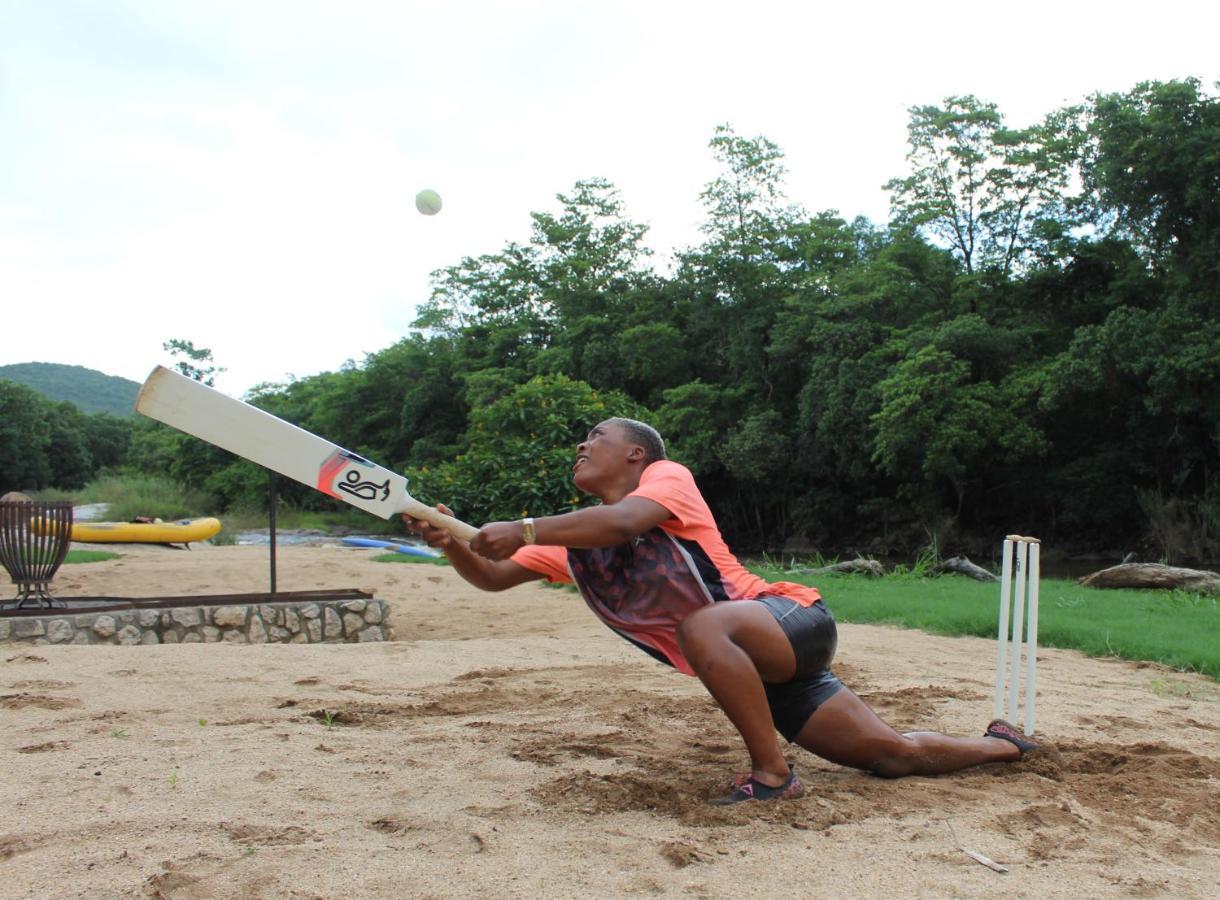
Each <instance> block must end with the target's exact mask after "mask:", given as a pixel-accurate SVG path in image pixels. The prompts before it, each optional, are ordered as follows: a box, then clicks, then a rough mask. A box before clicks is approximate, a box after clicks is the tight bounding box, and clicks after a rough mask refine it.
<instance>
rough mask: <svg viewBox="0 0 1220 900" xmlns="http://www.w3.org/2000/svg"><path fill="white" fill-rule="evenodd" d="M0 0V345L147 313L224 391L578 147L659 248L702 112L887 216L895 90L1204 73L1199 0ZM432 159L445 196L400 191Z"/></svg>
mask: <svg viewBox="0 0 1220 900" xmlns="http://www.w3.org/2000/svg"><path fill="white" fill-rule="evenodd" d="M825 6H829V4H825V5H824V4H818V3H811V2H795V0H792V2H773V0H750V2H745V0H737V2H732V3H728V2H717V0H700V2H689V3H688V2H666V0H649V2H635V0H616V2H586V3H582V2H577V0H532V2H531V0H516V2H513V0H504V2H491V0H471V2H463V0H449V2H356V0H347V2H343V3H336V2H327V3H321V2H310V0H293V2H271V0H237V2H226V0H192V2H187V0H0V304H2V308H3V314H2V325H0V364H8V363H15V362H28V361H41V362H61V363H71V364H76V365H83V366H88V367H90V368H94V369H99V370H101V371H103V372H106V373H108V374H113V375H122V376H124V377H127V378H131V379H134V380H137V381H142V380H143V379H144V377H145V375H146V374H147V373H148V371H149V370H150V369H151V368H152V367H153V366H154V365H155V364H157V363H160V362H165V361H167V354H165V353H164V352H163V351H162V349H161V345H162V343H163V342H164V341H166V340H169V339H170V338H181V339H186V340H191V341H194V342H195V344H196V345H197V346H202V347H209V348H211V349H212V351H213V353H214V355H215V358H216V361H217V362H218V363H219V364H220V365H222V366H226V367H227V368H228V372H227V373H226V374H225V375H224V376H223V377H222V378H221V379H220V380H219V381H218V386H219V387H221V388H223V389H225V390H227V391H229V392H230V393H234V394H240V393H242V392H244V391H245V390H247V389H248V388H249V387H251V386H252V385H254V384H257V383H259V382H264V381H283V380H285V379H286V378H287V377H289V376H290V375H293V376H297V377H303V376H306V375H311V374H315V373H317V372H321V371H326V370H330V369H335V368H338V367H339V366H340V365H342V364H343V362H344V361H345V360H348V359H353V360H356V361H357V362H359V361H360V360H362V359H363V358H364V356H365V354H367V353H373V352H376V351H378V350H381V349H383V348H385V347H387V346H389V345H390V344H392V343H394V342H395V341H396V340H398V339H399V338H400V337H402V336H403V335H404V334H406V333H407V331H408V329H409V326H410V323H411V321H412V319H413V318H414V309H415V306H416V304H418V303H420V302H421V301H423V300H425V299H426V298H427V296H428V292H429V281H428V276H429V273H430V272H432V271H433V270H435V269H438V268H440V267H442V266H447V265H451V264H454V263H457V262H458V261H460V260H461V258H462V257H464V256H470V255H477V254H480V253H487V252H494V251H496V250H498V249H500V248H501V247H502V246H503V245H504V244H505V243H506V242H507V241H509V240H517V241H523V240H525V239H527V237H528V235H529V229H530V220H529V213H530V212H531V211H536V210H553V209H556V208H557V204H556V203H555V200H554V197H555V194H556V193H558V192H566V191H567V190H568V189H570V188H571V187H572V185H573V183H574V182H575V181H576V180H578V179H581V178H590V177H604V178H608V179H609V180H611V181H612V182H614V183H615V184H616V185H617V186H618V187H619V188H620V189H621V191H622V195H623V200H624V203H625V205H626V208H627V212H628V214H629V215H630V216H631V217H632V218H634V219H636V220H637V221H641V222H643V223H645V224H646V225H648V226H649V229H650V231H649V243H650V244H651V245H652V246H653V247H654V249H655V250H656V251H657V252H658V254H660V257H661V259H662V260H664V259H665V258H667V256H668V254H669V253H670V252H671V251H672V250H673V249H674V248H675V247H677V248H681V247H685V246H690V245H692V244H694V243H695V242H696V241H697V240H698V238H699V234H698V230H697V229H698V225H699V222H700V219H701V212H702V210H701V207H700V204H699V201H698V195H699V192H700V190H701V189H702V188H703V186H704V185H705V184H706V183H707V182H708V181H710V180H711V179H712V178H713V177H714V176H715V168H714V164H713V161H712V159H711V155H710V153H709V151H708V148H707V143H708V140H709V139H710V138H711V136H712V133H713V129H714V128H715V126H716V125H717V124H720V123H726V122H727V123H730V124H731V125H732V126H733V127H734V128H735V130H736V131H737V132H738V133H739V134H741V135H745V136H751V137H752V136H755V135H760V134H761V135H765V136H766V137H768V138H769V139H771V140H772V141H775V142H776V143H777V144H779V146H780V147H781V149H782V150H783V151H784V153H785V155H786V158H787V166H788V169H789V178H788V182H787V184H788V194H789V196H790V198H791V199H792V200H793V201H795V202H796V203H799V204H800V205H802V206H804V207H805V208H806V209H809V210H823V209H832V208H833V209H838V210H839V211H840V212H841V213H842V214H844V215H845V216H847V217H851V216H854V215H857V214H863V215H866V216H868V217H870V218H872V219H873V220H874V221H878V222H882V221H884V220H885V218H886V216H887V212H888V202H887V196H886V194H885V192H884V191H883V190H882V189H881V185H882V184H883V183H884V182H885V181H886V180H888V179H889V178H891V177H894V176H896V175H901V174H904V173H905V171H906V169H905V160H904V156H905V153H906V122H907V108H908V107H910V106H911V105H914V104H925V103H936V102H939V101H940V100H941V99H942V98H944V97H946V96H949V95H951V94H966V93H972V94H975V95H977V96H979V97H982V98H984V99H986V100H991V101H993V102H996V103H998V104H999V106H1000V109H1001V111H1002V112H1003V113H1004V114H1005V116H1006V118H1007V120H1008V122H1009V124H1012V125H1015V126H1020V125H1026V124H1030V123H1032V122H1033V121H1035V120H1037V119H1039V118H1041V117H1042V115H1044V114H1045V113H1047V112H1049V111H1051V110H1053V109H1056V108H1058V107H1060V106H1063V105H1065V104H1067V103H1070V102H1075V101H1078V100H1080V99H1082V98H1084V97H1085V96H1087V95H1088V94H1090V93H1093V92H1095V91H1125V90H1129V89H1130V88H1132V87H1134V86H1135V84H1136V83H1138V82H1139V81H1143V80H1150V79H1159V80H1167V79H1172V78H1183V77H1188V76H1195V77H1199V78H1201V79H1203V81H1204V83H1205V85H1207V86H1208V88H1209V90H1211V91H1214V90H1215V89H1214V87H1213V85H1214V84H1215V82H1216V81H1217V80H1220V52H1218V51H1217V48H1216V35H1217V34H1218V33H1220V11H1218V10H1220V5H1217V4H1215V3H1201V2H1191V3H1186V2H1177V0H1165V2H1160V3H1157V4H1145V5H1141V6H1140V7H1139V9H1138V15H1137V14H1133V11H1132V10H1131V8H1128V7H1126V6H1120V5H1115V4H1113V3H1100V2H1098V3H1092V2H1087V3H1086V2H1071V0H1058V2H1053V3H1051V2H1041V0H1035V2H1026V3H1022V4H998V3H986V4H970V5H963V4H961V3H943V2H939V0H925V2H922V3H912V2H909V0H908V2H905V3H893V4H891V3H868V2H860V3H856V4H853V5H851V6H850V7H845V6H843V5H840V4H835V5H834V8H824V7H825ZM425 187H430V188H435V189H436V190H437V191H438V192H439V193H440V194H441V196H442V198H443V200H444V209H443V210H442V211H441V213H440V214H438V215H436V216H432V217H424V216H421V215H419V214H418V213H417V212H416V211H415V209H414V205H413V198H414V196H415V194H416V192H417V191H419V190H420V189H422V188H425Z"/></svg>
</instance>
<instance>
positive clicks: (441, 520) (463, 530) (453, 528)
mask: <svg viewBox="0 0 1220 900" xmlns="http://www.w3.org/2000/svg"><path fill="white" fill-rule="evenodd" d="M400 512H404V513H406V514H407V515H408V516H410V517H411V518H412V519H423V520H424V521H425V522H428V523H430V524H432V525H435V526H436V527H437V528H443V529H445V530H446V531H447V532H449V533H450V534H451V535H453V536H454V537H455V538H461V539H462V540H463V541H469V540H470V539H471V538H472V537H474V536H475V535H476V534H478V533H479V529H477V528H475V527H474V526H473V525H467V524H466V523H465V522H463V521H462V520H461V519H455V518H454V517H453V516H447V515H445V514H444V513H443V512H441V511H440V510H439V509H433V508H432V507H431V506H425V505H424V504H423V503H420V502H419V501H418V500H416V499H415V498H414V497H408V498H407V502H406V503H405V504H404V506H403V508H402V509H401V510H400Z"/></svg>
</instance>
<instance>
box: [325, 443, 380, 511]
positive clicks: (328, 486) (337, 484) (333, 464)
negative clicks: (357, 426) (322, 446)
mask: <svg viewBox="0 0 1220 900" xmlns="http://www.w3.org/2000/svg"><path fill="white" fill-rule="evenodd" d="M348 466H354V468H348ZM361 466H363V467H364V468H368V469H376V468H378V467H377V466H375V465H374V464H373V463H371V462H369V461H368V460H367V459H365V458H364V457H362V456H357V455H356V454H355V453H352V452H350V451H348V450H336V451H335V452H334V453H332V454H331V455H330V456H328V457H327V458H326V462H324V463H322V467H321V468H320V469H318V490H320V491H321V492H322V493H324V494H329V495H330V496H332V497H334V498H335V499H337V500H342V499H344V498H343V497H342V496H341V495H340V494H338V493H336V491H342V492H343V493H344V494H347V495H348V496H350V497H355V498H356V499H357V500H373V501H376V500H380V501H383V502H384V501H385V500H388V499H389V497H390V479H389V478H387V479H386V480H385V481H383V482H381V483H380V484H378V483H377V482H376V481H370V480H368V479H367V478H366V477H365V475H364V473H363V472H361V471H360V468H356V467H361ZM345 468H346V469H347V472H343V470H344V469H345ZM341 473H342V475H343V477H342V479H340V478H339V476H340V474H341Z"/></svg>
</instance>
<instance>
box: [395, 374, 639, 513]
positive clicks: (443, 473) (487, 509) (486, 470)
mask: <svg viewBox="0 0 1220 900" xmlns="http://www.w3.org/2000/svg"><path fill="white" fill-rule="evenodd" d="M641 415H642V412H641V409H640V407H639V405H638V404H636V403H634V402H632V401H631V400H630V399H629V398H628V397H626V396H625V395H623V394H620V393H608V394H602V393H600V392H598V391H596V390H594V389H593V388H591V387H590V386H589V385H587V384H584V383H582V382H579V381H573V380H571V379H570V378H567V377H566V376H563V375H552V376H539V377H537V378H533V379H531V380H530V381H528V382H526V383H525V384H523V385H521V386H520V387H518V388H516V389H515V390H514V391H512V393H510V394H508V395H507V396H505V397H502V398H501V399H499V400H497V401H496V402H494V403H491V404H489V405H487V406H484V407H482V408H480V409H476V410H474V411H473V412H472V413H471V417H470V428H469V430H468V432H467V434H466V442H465V446H464V448H463V451H462V452H461V453H460V454H458V456H457V457H456V458H455V459H454V460H453V461H452V462H448V463H442V464H441V465H438V466H436V467H434V468H421V469H419V470H417V471H414V472H412V473H411V483H412V492H413V493H416V494H417V496H426V497H428V498H429V501H430V502H437V501H440V502H444V503H445V504H446V505H447V506H449V507H450V508H451V509H453V510H454V511H455V512H456V513H457V514H458V516H459V517H464V518H467V519H469V520H471V521H474V522H490V521H497V520H504V519H517V518H521V517H522V516H528V515H546V514H550V513H555V512H563V511H565V510H570V509H576V508H577V507H579V506H580V505H581V504H582V502H583V501H582V499H581V497H580V496H579V494H578V493H577V491H576V488H575V487H573V485H572V472H571V470H572V460H573V457H574V455H575V454H574V451H575V447H576V445H577V444H578V443H579V442H580V441H582V440H584V437H585V435H586V434H587V432H588V430H589V429H590V428H591V427H592V426H593V425H595V424H597V423H598V422H600V421H602V420H604V419H608V418H611V417H613V416H630V417H635V418H638V417H640V416H641Z"/></svg>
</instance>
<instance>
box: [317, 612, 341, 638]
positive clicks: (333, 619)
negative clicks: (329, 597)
mask: <svg viewBox="0 0 1220 900" xmlns="http://www.w3.org/2000/svg"><path fill="white" fill-rule="evenodd" d="M322 634H323V635H325V636H326V637H328V638H339V637H343V623H342V622H340V621H339V614H338V613H337V612H335V610H334V607H331V606H328V607H326V610H325V612H323V614H322Z"/></svg>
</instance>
